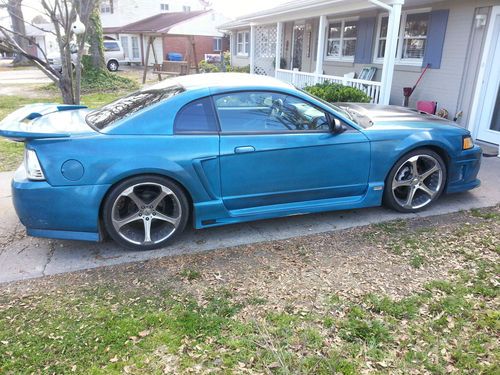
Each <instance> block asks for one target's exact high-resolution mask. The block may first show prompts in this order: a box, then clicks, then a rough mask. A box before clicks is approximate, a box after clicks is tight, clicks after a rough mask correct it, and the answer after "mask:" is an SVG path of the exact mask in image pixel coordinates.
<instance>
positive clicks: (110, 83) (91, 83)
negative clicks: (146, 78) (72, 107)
mask: <svg viewBox="0 0 500 375" xmlns="http://www.w3.org/2000/svg"><path fill="white" fill-rule="evenodd" d="M81 84H82V93H93V92H111V91H117V90H127V91H132V90H137V89H138V88H139V85H138V84H137V82H136V81H133V80H131V79H129V78H126V77H122V76H119V75H118V74H116V73H110V72H108V71H107V70H104V69H93V68H90V69H86V70H84V71H83V72H82V83H81Z"/></svg>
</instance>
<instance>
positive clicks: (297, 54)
mask: <svg viewBox="0 0 500 375" xmlns="http://www.w3.org/2000/svg"><path fill="white" fill-rule="evenodd" d="M305 28H306V26H305V23H303V22H300V23H296V24H295V25H294V26H293V34H292V70H293V69H297V70H302V52H303V47H304V31H305Z"/></svg>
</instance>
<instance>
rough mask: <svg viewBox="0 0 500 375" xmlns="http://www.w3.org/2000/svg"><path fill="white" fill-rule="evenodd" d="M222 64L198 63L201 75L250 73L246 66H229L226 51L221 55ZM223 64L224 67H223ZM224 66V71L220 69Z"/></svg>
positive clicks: (248, 67)
mask: <svg viewBox="0 0 500 375" xmlns="http://www.w3.org/2000/svg"><path fill="white" fill-rule="evenodd" d="M222 58H223V62H222V63H216V64H212V63H209V62H206V61H205V60H201V61H200V62H199V63H198V68H200V72H201V73H218V72H222V71H225V72H235V73H250V65H247V66H231V55H230V53H229V52H228V51H226V52H224V53H223V55H222ZM223 64H224V65H223ZM223 66H224V69H222V67H223Z"/></svg>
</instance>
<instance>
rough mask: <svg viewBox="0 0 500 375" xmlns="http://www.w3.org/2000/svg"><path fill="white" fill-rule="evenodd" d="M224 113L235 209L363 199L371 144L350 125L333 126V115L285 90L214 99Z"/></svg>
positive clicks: (225, 192) (223, 147) (226, 185)
mask: <svg viewBox="0 0 500 375" xmlns="http://www.w3.org/2000/svg"><path fill="white" fill-rule="evenodd" d="M214 103H215V107H216V110H217V115H218V117H219V122H220V127H221V133H220V159H219V160H220V173H221V192H222V197H223V201H224V205H225V206H226V208H227V209H229V210H238V209H246V208H254V207H260V206H268V205H276V204H283V203H293V202H300V201H313V200H318V199H330V198H342V197H353V196H362V195H363V194H364V193H365V192H366V189H367V186H368V173H369V168H370V145H369V142H368V140H367V138H366V137H365V135H364V134H362V133H361V132H359V131H358V130H356V129H354V128H352V127H348V128H347V130H346V131H345V132H343V133H341V134H333V133H332V132H331V131H330V126H329V121H330V120H331V118H330V117H329V116H331V114H327V113H326V112H325V111H324V110H322V109H320V108H318V107H317V106H315V105H313V104H312V103H310V102H308V101H305V100H303V99H301V98H298V97H295V96H291V95H286V94H283V93H279V92H267V91H259V92H256V91H245V92H233V93H227V94H220V95H216V96H214Z"/></svg>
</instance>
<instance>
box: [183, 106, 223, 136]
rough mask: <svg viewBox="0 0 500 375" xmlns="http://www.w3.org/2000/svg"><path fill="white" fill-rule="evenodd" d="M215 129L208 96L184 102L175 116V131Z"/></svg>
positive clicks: (193, 131)
mask: <svg viewBox="0 0 500 375" xmlns="http://www.w3.org/2000/svg"><path fill="white" fill-rule="evenodd" d="M217 130H218V129H217V120H216V118H215V112H214V108H213V104H212V100H211V99H210V98H202V99H198V100H195V101H192V102H191V103H188V104H186V105H185V106H184V107H182V108H181V109H180V110H179V112H178V113H177V116H176V117H175V121H174V132H175V133H215V132H217Z"/></svg>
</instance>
